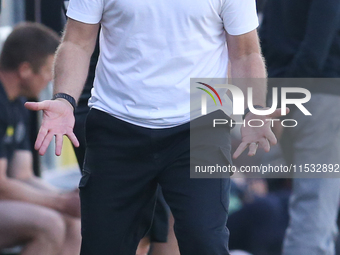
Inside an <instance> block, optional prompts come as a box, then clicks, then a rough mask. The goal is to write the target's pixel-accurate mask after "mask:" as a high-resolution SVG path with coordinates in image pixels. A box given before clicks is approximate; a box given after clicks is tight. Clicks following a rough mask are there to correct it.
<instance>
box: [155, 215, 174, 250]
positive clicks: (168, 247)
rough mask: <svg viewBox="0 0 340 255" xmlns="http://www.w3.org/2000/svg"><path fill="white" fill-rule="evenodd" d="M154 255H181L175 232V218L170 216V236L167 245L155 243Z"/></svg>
mask: <svg viewBox="0 0 340 255" xmlns="http://www.w3.org/2000/svg"><path fill="white" fill-rule="evenodd" d="M152 246H153V249H152V255H180V253H179V248H178V243H177V239H176V236H175V232H174V217H173V216H172V214H170V218H169V234H168V241H167V242H166V243H153V244H152Z"/></svg>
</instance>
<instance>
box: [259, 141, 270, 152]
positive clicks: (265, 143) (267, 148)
mask: <svg viewBox="0 0 340 255" xmlns="http://www.w3.org/2000/svg"><path fill="white" fill-rule="evenodd" d="M259 147H260V148H262V149H264V151H265V152H269V151H270V144H269V141H268V140H267V139H266V138H263V139H261V140H260V141H259Z"/></svg>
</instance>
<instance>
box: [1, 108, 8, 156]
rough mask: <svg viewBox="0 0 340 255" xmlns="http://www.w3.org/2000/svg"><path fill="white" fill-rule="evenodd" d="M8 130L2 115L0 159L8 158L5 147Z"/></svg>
mask: <svg viewBox="0 0 340 255" xmlns="http://www.w3.org/2000/svg"><path fill="white" fill-rule="evenodd" d="M6 129H7V125H6V123H5V121H4V120H3V114H0V158H6V156H7V153H6V146H5V138H6Z"/></svg>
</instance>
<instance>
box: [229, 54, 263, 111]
mask: <svg viewBox="0 0 340 255" xmlns="http://www.w3.org/2000/svg"><path fill="white" fill-rule="evenodd" d="M231 77H232V82H233V84H234V83H235V84H234V85H236V86H238V87H239V88H240V89H241V90H242V92H243V94H244V95H245V98H247V94H248V92H247V91H248V88H249V87H252V88H253V105H261V106H265V105H266V93H267V83H266V77H267V73H266V68H265V64H264V60H263V58H262V56H261V54H260V53H257V52H256V53H251V54H248V55H244V56H242V57H240V58H237V59H234V60H233V61H231ZM245 107H248V105H247V100H245Z"/></svg>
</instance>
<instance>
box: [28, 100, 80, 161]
mask: <svg viewBox="0 0 340 255" xmlns="http://www.w3.org/2000/svg"><path fill="white" fill-rule="evenodd" d="M25 107H26V108H27V109H29V110H33V111H39V110H43V119H42V123H41V127H40V130H39V133H38V137H37V140H36V142H35V145H34V148H35V149H36V150H38V151H39V154H40V155H44V154H45V152H46V150H47V147H48V145H49V144H50V142H51V140H52V138H53V136H55V141H56V146H55V154H56V155H57V156H60V154H61V149H62V146H63V136H64V135H66V136H67V137H68V138H69V139H70V140H71V142H72V143H73V144H74V146H76V147H78V146H79V142H78V139H77V138H76V136H75V134H74V133H73V127H74V122H75V120H74V115H73V108H72V106H71V105H70V104H69V103H68V102H67V101H66V100H64V99H56V100H45V101H42V102H38V103H36V102H27V103H26V104H25Z"/></svg>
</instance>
